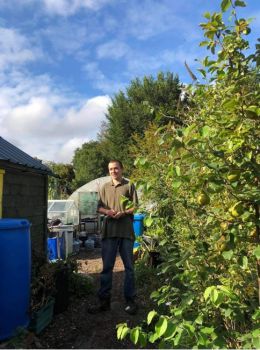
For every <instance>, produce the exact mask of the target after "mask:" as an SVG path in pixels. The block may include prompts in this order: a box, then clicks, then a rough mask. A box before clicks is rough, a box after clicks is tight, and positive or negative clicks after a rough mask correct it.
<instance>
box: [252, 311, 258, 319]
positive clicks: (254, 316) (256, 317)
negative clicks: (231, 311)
mask: <svg viewBox="0 0 260 350" xmlns="http://www.w3.org/2000/svg"><path fill="white" fill-rule="evenodd" d="M252 319H253V320H255V321H257V320H260V309H258V310H256V311H255V312H254V314H253V316H252Z"/></svg>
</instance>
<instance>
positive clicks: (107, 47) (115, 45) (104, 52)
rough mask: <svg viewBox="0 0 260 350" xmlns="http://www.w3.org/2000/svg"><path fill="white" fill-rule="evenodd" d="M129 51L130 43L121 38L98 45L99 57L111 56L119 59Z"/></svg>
mask: <svg viewBox="0 0 260 350" xmlns="http://www.w3.org/2000/svg"><path fill="white" fill-rule="evenodd" d="M128 51H129V47H128V45H126V44H125V43H124V42H122V41H119V40H111V41H108V42H106V43H104V44H102V45H99V46H98V47H97V57H98V58H99V59H103V58H111V59H115V60H117V59H119V58H122V57H124V56H125V55H126V54H127V53H128Z"/></svg>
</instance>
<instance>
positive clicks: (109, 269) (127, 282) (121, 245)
mask: <svg viewBox="0 0 260 350" xmlns="http://www.w3.org/2000/svg"><path fill="white" fill-rule="evenodd" d="M133 246H134V242H133V241H131V240H130V239H127V238H117V237H112V238H105V239H103V241H102V261H103V270H102V272H101V275H100V289H99V291H98V296H99V298H100V299H110V297H111V289H112V275H113V268H114V265H115V260H116V255H117V250H119V253H120V256H121V259H122V261H123V264H124V268H125V278H124V296H125V299H126V300H132V299H133V298H134V297H135V294H136V292H135V280H134V260H133Z"/></svg>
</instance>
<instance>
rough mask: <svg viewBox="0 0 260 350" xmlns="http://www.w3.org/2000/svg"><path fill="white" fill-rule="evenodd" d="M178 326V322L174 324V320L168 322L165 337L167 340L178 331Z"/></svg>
mask: <svg viewBox="0 0 260 350" xmlns="http://www.w3.org/2000/svg"><path fill="white" fill-rule="evenodd" d="M176 328H177V325H176V324H174V323H172V322H168V326H167V330H166V332H165V333H164V336H163V338H164V339H165V340H167V339H171V338H173V337H174V335H175V333H176Z"/></svg>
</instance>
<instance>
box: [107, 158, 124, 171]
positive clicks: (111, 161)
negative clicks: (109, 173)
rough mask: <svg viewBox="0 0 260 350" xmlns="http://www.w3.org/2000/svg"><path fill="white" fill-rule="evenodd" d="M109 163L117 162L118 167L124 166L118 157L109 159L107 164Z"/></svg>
mask: <svg viewBox="0 0 260 350" xmlns="http://www.w3.org/2000/svg"><path fill="white" fill-rule="evenodd" d="M110 163H118V164H119V165H120V168H121V169H123V168H124V166H123V163H122V162H121V160H118V159H111V160H110V161H109V162H108V164H110Z"/></svg>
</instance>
